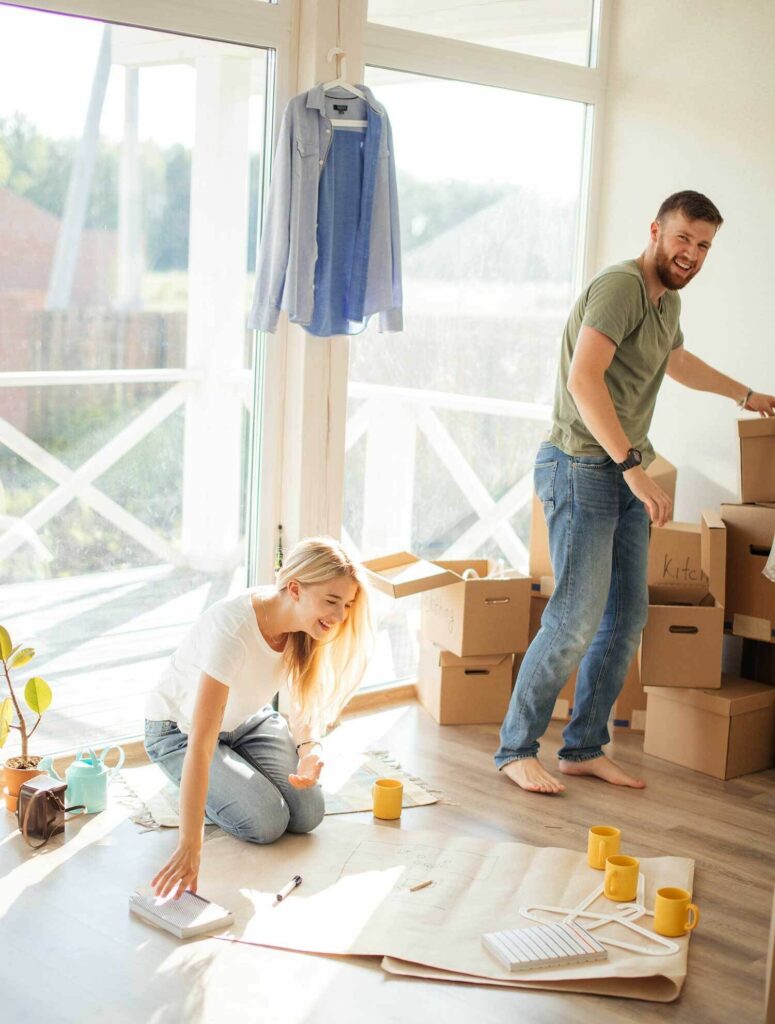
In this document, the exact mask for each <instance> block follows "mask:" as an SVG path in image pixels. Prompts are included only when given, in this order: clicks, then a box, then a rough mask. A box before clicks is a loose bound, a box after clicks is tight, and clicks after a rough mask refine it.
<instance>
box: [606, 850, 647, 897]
mask: <svg viewBox="0 0 775 1024" xmlns="http://www.w3.org/2000/svg"><path fill="white" fill-rule="evenodd" d="M639 870H640V861H639V860H638V858H637V857H624V856H616V857H608V859H607V860H606V862H605V882H604V885H603V892H604V893H605V894H606V896H607V897H608V899H609V900H615V901H616V902H617V903H628V902H629V901H630V900H634V899H635V897H636V896H637V894H638V872H639Z"/></svg>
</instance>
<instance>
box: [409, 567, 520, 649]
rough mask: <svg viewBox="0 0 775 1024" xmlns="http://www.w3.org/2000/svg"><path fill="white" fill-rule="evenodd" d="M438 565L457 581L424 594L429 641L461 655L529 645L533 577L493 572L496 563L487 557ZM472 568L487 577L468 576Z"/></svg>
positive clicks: (424, 624) (425, 629)
mask: <svg viewBox="0 0 775 1024" xmlns="http://www.w3.org/2000/svg"><path fill="white" fill-rule="evenodd" d="M435 564H436V565H437V566H438V567H439V568H440V569H442V570H444V571H446V572H449V573H451V574H452V576H453V579H454V580H455V582H453V583H452V585H451V586H445V587H442V588H440V589H438V590H434V591H433V592H432V593H430V594H426V595H424V597H423V600H422V618H421V623H422V625H421V631H422V635H423V637H424V638H425V639H426V640H431V641H433V643H435V644H437V645H438V646H439V647H441V648H443V649H444V650H445V651H450V652H451V653H452V654H454V655H456V656H457V657H458V658H467V657H473V656H474V655H482V654H488V655H489V654H515V653H518V652H521V651H525V650H527V643H528V626H529V623H530V583H531V581H530V577H528V576H523V575H522V574H521V573H517V572H516V571H513V570H509V572H508V578H504V579H495V578H491V577H488V576H487V575H486V574H487V572H488V571H491V570H492V568H493V567H492V566H491V565H490V564H489V563H488V562H487V561H486V560H483V559H469V560H468V561H452V562H436V563H435ZM467 569H473V570H474V571H475V572H477V573H478V574H479V576H480V577H482V578H479V579H468V580H464V579H463V578H462V575H463V573H464V572H465V571H466V570H467Z"/></svg>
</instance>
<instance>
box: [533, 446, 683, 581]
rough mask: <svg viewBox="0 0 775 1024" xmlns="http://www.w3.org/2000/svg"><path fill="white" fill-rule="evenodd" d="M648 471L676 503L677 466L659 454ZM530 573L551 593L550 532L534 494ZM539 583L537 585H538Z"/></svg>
mask: <svg viewBox="0 0 775 1024" xmlns="http://www.w3.org/2000/svg"><path fill="white" fill-rule="evenodd" d="M646 473H647V474H648V475H649V476H650V477H651V478H652V479H653V480H655V481H656V483H658V484H659V486H660V487H661V488H662V490H663V491H665V492H666V493H667V494H669V495H670V500H671V501H672V502H673V503H675V486H676V480H677V477H678V471H677V470H676V468H675V466H674V465H673V464H672V463H671V462H668V461H667V459H663V458H662V456H661V455H657V456H656V457H655V458H654V461H653V462H652V463H651V465H650V466H649V468H648V469H647V470H646ZM530 575H531V576H532V577H533V583H534V587H533V589H534V590H537V591H540V592H541V593H549V594H551V592H552V589H554V586H553V583H552V585H551V587H549V585H548V584H547V583H544V579H545V578H546V577H552V578H553V577H554V569H552V560H551V558H550V556H549V533H548V530H547V528H546V518H545V517H544V506H543V502H541V501H539V500H538V496H537V495H536V494H533V511H532V518H531V522H530ZM536 584H537V585H536Z"/></svg>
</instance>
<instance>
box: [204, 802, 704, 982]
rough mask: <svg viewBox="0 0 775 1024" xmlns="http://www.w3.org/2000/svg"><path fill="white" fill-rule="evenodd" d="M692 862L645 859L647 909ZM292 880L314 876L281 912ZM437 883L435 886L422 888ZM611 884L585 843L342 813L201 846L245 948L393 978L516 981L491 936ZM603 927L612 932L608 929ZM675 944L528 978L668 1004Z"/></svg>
mask: <svg viewBox="0 0 775 1024" xmlns="http://www.w3.org/2000/svg"><path fill="white" fill-rule="evenodd" d="M627 852H628V853H633V854H635V855H636V856H637V853H638V851H637V850H628V851H627ZM693 868H694V862H693V861H691V860H687V859H686V858H682V857H656V858H651V859H647V860H641V871H642V873H643V875H644V877H645V882H646V892H645V903H646V906H647V907H653V905H654V893H655V890H656V889H657V888H659V887H661V886H666V885H671V886H679V887H681V888H685V889H689V890H691V888H692V880H693ZM294 874H300V875H302V877H303V879H304V881H303V884H302V885H301V886H299V887H298V888H297V889H296V890H294V892H293V894H292V895H291V896H290V897H289V898H288V899H286V900H284V901H283V902H282V903H280V904H277V905H274V906H273V903H274V894H275V893H276V892H278V891H279V890H280V889H281V888H282V887H283V886H284V885H285V884H286V883H287V882H288V881H289V879H290V878H291V876H292V875H294ZM427 879H432V880H433V884H432V885H430V886H427V887H425V888H423V889H420V890H418V891H416V892H412V891H411V887H412V886H413V885H416V884H418V883H420V882H424V881H426V880H427ZM601 880H602V874H601V872H599V871H595V870H593V869H592V868H590V867H588V866H587V863H586V856H585V854H583V853H577V852H575V851H573V850H563V849H558V848H556V847H548V848H543V849H540V848H536V847H532V846H526V845H523V844H520V843H507V842H493V841H491V840H487V839H475V838H471V837H467V836H447V835H443V834H441V833H438V832H430V831H415V830H405V829H400V828H390V827H384V826H377V825H359V824H353V823H349V822H348V823H345V822H343V821H341V819H340V820H338V821H332V820H327V821H324V822H323V824H322V825H321V826H320V827H319V828H318V829H316V830H315V831H314V832H312V833H311V834H309V835H306V836H292V835H286V836H284V837H283V838H282V839H281V840H280V841H279V842H277V843H275V844H273V845H271V846H262V847H256V846H249V845H247V844H245V843H240V842H239V841H238V840H236V839H233V838H231V837H230V836H223V837H221V838H217V839H214V840H212V841H211V842H209V843H207V844H206V845H205V847H204V849H203V853H202V866H201V870H200V873H199V891H200V892H201V893H202V894H203V895H205V896H206V897H207V898H208V899H211V900H215V901H216V902H218V903H220V904H222V905H223V906H225V907H228V908H229V910H231V911H232V912H233V913H234V915H235V927H234V928H233V929H232V930H231V931H230V932H229V933H227V934H228V935H229V936H230V937H232V938H234V939H237V940H239V941H242V942H249V943H256V944H258V945H265V946H276V947H280V948H284V949H295V950H299V951H303V952H308V953H329V954H331V953H333V954H348V955H366V956H383V957H387V958H388V960H387V961H385V966H386V968H387V969H388V970H391V971H393V972H395V973H413V974H421V975H423V976H429V977H443V978H450V979H451V980H458V981H477V982H479V983H482V982H485V983H487V982H489V983H496V984H503V983H507V984H515V978H514V975H513V974H510V973H509V972H508V971H507V970H506V969H505V968H503V967H501V966H500V965H499V964H498V962H497V961H495V960H494V959H493V958H492V957H491V956H490V954H489V953H487V951H486V950H485V949H483V947H482V942H481V936H482V933H483V932H491V931H497V930H499V929H502V928H521V927H529V926H530V925H531V922H530V921H528V920H526V919H525V918H522V917H520V915H519V912H518V911H519V908H520V907H521V906H525V905H529V904H534V903H542V904H549V905H552V906H558V907H569V908H570V907H575V906H576V905H577V904H579V903H580V902H581V901H582V900H583V899H584V897H585V896H588V895H589V894H590V893H591V892H592V890H593V889H594V888H595V886H596V885H598V884H599V883H600V882H601ZM604 903H607V901H605V900H604ZM612 906H613V905H612V904H608V908H609V909H610V907H612ZM593 909H598V908H593ZM600 909H601V910H603V912H605V911H606V909H607V908H606V907H605V906H604V907H602V908H600ZM555 920H557V918H555ZM650 920H651V919H650V918H641V920H640V922H639V923H640V924H644V923H645V922H648V921H650ZM581 923H583V922H581ZM646 927H650V925H648V924H646ZM605 928H606V929H614V930H609V931H608V933H607V934H608V935H609V936H610V937H612V938H619V939H624V940H625V941H630V942H635V943H640V942H642V943H644V944H646V943H648V942H649V940H648V939H646V938H641V937H639V936H635V935H634V934H633V933H632V932H629V931H627V932H625V931H624V929H623V928H622V926H621V925H606V926H605ZM595 934H596V935H597V937H598V938H600V937H602V936H603V935H604V934H605V929H601V930H598V931H596V932H595ZM677 941H678V944H679V946H680V951H679V952H678V953H677V954H674V955H668V956H644V955H643V954H640V953H631V952H628V951H626V950H621V949H617V948H613V947H612V948H611V949H610V953H609V959H608V961H607V962H602V963H591V964H580V965H576V966H570V967H565V968H552V969H550V970H534V971H531V972H530V973H529V975H522V976H520V977H519V979H518V980H517V984H518V985H524V986H527V987H540V988H543V987H552V986H553V985H555V984H556V983H561V984H559V985H558V987H559V988H564V989H571V990H574V991H587V992H599V993H601V994H606V995H620V996H628V995H630V996H633V997H635V998H641V999H656V1000H659V1001H668V1000H670V999H674V998H675V997H676V996H677V995H678V994H679V992H680V990H681V987H682V985H683V981H684V979H685V976H686V963H687V952H688V937H685V938H682V939H679V940H677ZM428 969H429V970H428ZM569 983H571V984H569Z"/></svg>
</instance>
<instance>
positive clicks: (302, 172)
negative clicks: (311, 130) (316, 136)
mask: <svg viewBox="0 0 775 1024" xmlns="http://www.w3.org/2000/svg"><path fill="white" fill-rule="evenodd" d="M319 152H320V149H319V145H318V142H317V140H316V141H315V142H308V141H307V140H305V139H296V160H295V164H296V173H297V174H298V175H299V177H301V178H307V177H311V176H313V175H314V176H317V172H318V167H319V166H320V164H319V161H320V157H319V155H318V154H319Z"/></svg>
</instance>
